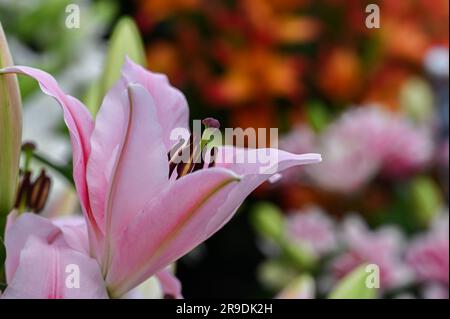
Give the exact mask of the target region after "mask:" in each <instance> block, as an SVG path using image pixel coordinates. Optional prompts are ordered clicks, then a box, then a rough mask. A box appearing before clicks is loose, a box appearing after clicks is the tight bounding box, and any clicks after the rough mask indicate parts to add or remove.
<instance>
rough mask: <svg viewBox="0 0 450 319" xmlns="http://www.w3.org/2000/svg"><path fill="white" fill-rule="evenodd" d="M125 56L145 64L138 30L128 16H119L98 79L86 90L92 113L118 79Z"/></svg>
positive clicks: (96, 109)
mask: <svg viewBox="0 0 450 319" xmlns="http://www.w3.org/2000/svg"><path fill="white" fill-rule="evenodd" d="M126 56H128V57H129V58H130V59H132V60H133V61H134V62H136V63H138V64H140V65H142V66H145V65H146V59H145V50H144V45H143V43H142V39H141V36H140V34H139V30H138V28H137V27H136V24H135V23H134V21H133V20H132V19H131V18H129V17H123V18H121V19H120V20H119V22H118V23H117V25H116V27H115V28H114V30H113V32H112V35H111V39H110V42H109V47H108V53H107V57H106V62H105V65H104V68H103V73H102V75H101V78H100V81H98V82H96V83H94V84H93V87H92V88H90V89H89V90H88V94H87V97H86V99H85V102H86V104H87V105H88V108H89V110H90V111H91V113H92V114H93V115H96V114H97V112H98V110H99V108H100V104H101V101H102V99H103V96H104V95H105V94H106V92H107V91H108V90H109V89H110V88H111V87H112V85H113V84H114V83H115V82H116V81H117V80H118V79H119V77H120V70H121V68H122V65H123V62H124V61H125V57H126Z"/></svg>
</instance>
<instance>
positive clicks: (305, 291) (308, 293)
mask: <svg viewBox="0 0 450 319" xmlns="http://www.w3.org/2000/svg"><path fill="white" fill-rule="evenodd" d="M315 288H316V284H315V282H314V278H313V277H311V276H310V275H306V274H305V275H301V276H300V277H297V278H295V279H294V280H292V281H291V282H290V283H289V285H288V286H287V287H285V288H284V289H283V290H282V291H281V293H280V294H279V295H278V298H279V299H311V298H314V297H315V296H314V295H315Z"/></svg>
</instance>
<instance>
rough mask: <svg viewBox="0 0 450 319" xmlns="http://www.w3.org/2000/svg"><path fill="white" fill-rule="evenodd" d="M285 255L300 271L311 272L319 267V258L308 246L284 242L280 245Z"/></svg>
mask: <svg viewBox="0 0 450 319" xmlns="http://www.w3.org/2000/svg"><path fill="white" fill-rule="evenodd" d="M279 244H280V247H281V249H282V252H283V255H284V256H285V257H286V258H287V260H288V261H289V262H290V263H292V264H293V266H295V268H297V269H298V270H300V271H310V270H312V269H313V268H314V267H315V266H316V265H317V261H318V260H317V256H316V255H315V254H314V253H313V252H312V251H311V250H310V249H308V247H306V246H302V245H300V244H299V243H293V242H291V241H289V240H282V241H281V242H280V243H279Z"/></svg>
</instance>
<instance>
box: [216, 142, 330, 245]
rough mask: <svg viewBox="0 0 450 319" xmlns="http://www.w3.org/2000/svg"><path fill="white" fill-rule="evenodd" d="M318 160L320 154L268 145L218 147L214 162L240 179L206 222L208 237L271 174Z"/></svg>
mask: <svg viewBox="0 0 450 319" xmlns="http://www.w3.org/2000/svg"><path fill="white" fill-rule="evenodd" d="M321 160H322V159H321V156H320V155H319V154H314V153H312V154H301V155H297V154H292V153H289V152H285V151H281V150H278V149H271V148H260V149H244V148H236V147H233V146H223V147H219V148H218V153H217V158H216V161H215V163H216V164H215V165H216V166H217V167H223V168H226V169H229V170H231V171H233V172H234V173H235V174H238V175H240V176H242V180H241V182H240V183H239V184H237V185H236V187H235V188H233V189H232V190H231V191H230V193H229V194H228V197H227V200H226V201H224V202H223V203H222V204H221V205H220V206H218V207H217V213H216V214H215V215H214V216H213V217H212V218H211V220H210V221H209V224H208V227H207V234H208V236H207V237H209V236H211V235H212V234H214V233H215V232H216V231H217V230H219V229H220V228H222V226H223V225H225V224H226V223H227V222H228V221H229V220H230V219H231V217H233V213H234V212H235V211H236V210H237V209H238V208H239V206H241V204H242V203H243V201H244V200H245V198H246V197H247V196H248V195H249V194H250V193H251V192H253V191H254V190H255V189H256V188H257V187H258V186H259V185H261V184H262V183H264V182H265V181H267V180H269V179H270V178H271V177H272V176H274V175H277V174H279V173H280V172H282V171H284V170H285V169H288V168H290V167H293V166H298V165H306V164H315V163H319V162H320V161H321Z"/></svg>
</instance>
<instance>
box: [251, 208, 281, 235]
mask: <svg viewBox="0 0 450 319" xmlns="http://www.w3.org/2000/svg"><path fill="white" fill-rule="evenodd" d="M251 220H252V224H253V226H254V227H255V229H256V230H257V231H258V232H259V233H260V234H261V235H262V236H264V237H266V238H270V239H272V240H274V241H276V242H278V243H279V242H280V241H281V240H282V238H283V232H284V231H283V229H284V219H283V215H282V213H281V210H280V209H279V208H278V207H277V206H275V205H273V204H271V203H269V202H261V203H258V204H256V205H255V206H254V207H253V210H252V214H251Z"/></svg>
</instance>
